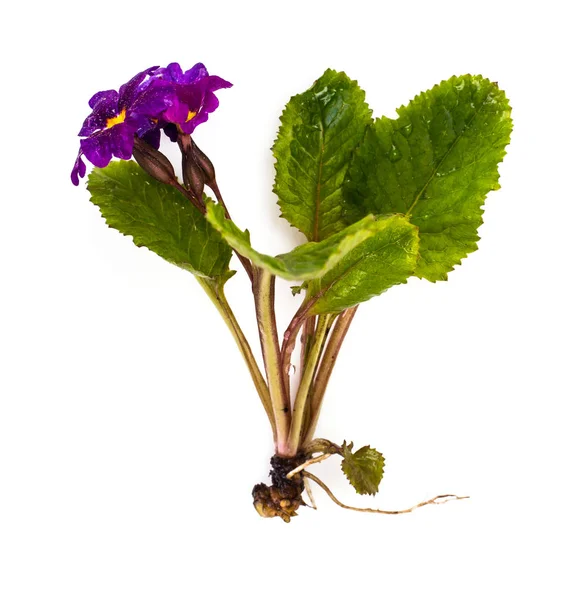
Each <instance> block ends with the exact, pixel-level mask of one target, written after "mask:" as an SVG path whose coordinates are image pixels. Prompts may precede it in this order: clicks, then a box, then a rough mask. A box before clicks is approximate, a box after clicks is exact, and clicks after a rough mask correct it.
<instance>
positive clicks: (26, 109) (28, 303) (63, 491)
mask: <svg viewBox="0 0 581 600" xmlns="http://www.w3.org/2000/svg"><path fill="white" fill-rule="evenodd" d="M574 5H575V3H574V2H564V1H558V0H557V1H552V2H542V3H541V2H527V3H520V2H507V1H506V0H505V1H502V2H498V1H493V0H492V1H491V0H489V1H487V2H479V3H475V2H467V1H463V2H450V1H440V2H408V1H404V0H400V1H399V2H397V3H395V2H366V1H363V0H359V1H358V2H355V3H342V2H330V1H325V2H316V1H314V0H310V1H308V2H304V1H300V0H295V1H293V2H288V3H287V2H265V3H260V2H256V1H254V2H252V1H246V2H232V3H228V2H224V1H213V2H205V3H201V2H200V3H196V2H165V3H155V4H154V3H151V2H149V3H148V2H110V1H102V2H99V3H93V2H90V3H89V2H78V3H74V4H73V3H71V4H68V3H64V2H53V3H44V2H43V3H41V2H32V3H26V2H19V3H15V4H12V5H10V6H9V7H8V8H4V13H3V30H4V31H3V39H2V40H1V41H0V44H2V56H3V72H4V75H3V78H2V80H3V82H2V94H1V100H0V101H1V102H2V124H3V130H4V137H3V140H2V149H1V150H0V152H1V153H2V162H1V164H2V183H1V185H2V200H1V212H2V214H1V219H0V246H1V252H0V257H1V261H2V277H1V279H2V288H3V290H4V291H3V292H2V295H1V296H0V302H1V303H2V309H1V319H2V325H1V327H2V329H1V344H2V361H1V365H2V379H1V382H0V385H1V387H2V399H1V406H0V598H2V600H20V599H27V600H29V599H30V600H32V599H34V600H43V599H45V598H58V599H59V600H68V599H71V600H73V599H74V600H79V599H82V600H92V599H95V600H97V599H98V600H103V599H107V600H132V599H136V600H137V599H139V600H150V599H152V600H153V599H156V600H157V599H162V598H163V599H165V598H167V599H170V598H171V599H172V600H181V599H186V598H210V599H213V598H232V597H234V598H239V597H247V596H250V597H252V598H256V599H258V600H261V599H263V598H264V599H267V598H268V599H275V600H276V599H280V600H285V599H287V598H298V597H300V596H303V597H306V598H314V597H325V598H333V599H337V600H341V599H347V598H386V599H387V598H393V599H397V600H408V599H419V598H427V597H429V598H432V599H446V600H456V599H468V598H469V599H471V600H476V599H490V598H494V599H499V600H504V599H507V600H508V599H510V600H512V599H515V598H527V599H530V598H558V599H559V600H569V599H571V600H578V599H579V598H580V597H581V583H580V580H579V565H580V563H581V551H580V549H579V537H580V535H581V527H580V517H579V502H580V494H579V492H580V491H581V490H580V489H579V463H580V459H581V446H580V441H579V424H580V420H579V410H578V407H579V402H580V400H581V394H580V389H579V388H580V386H579V373H578V367H579V358H580V356H579V334H580V327H579V325H580V323H579V301H580V297H579V296H580V295H579V291H578V278H579V243H578V236H579V219H580V217H581V214H580V213H581V211H580V193H579V185H578V177H579V166H580V164H581V152H580V149H579V148H580V142H579V140H580V139H581V137H580V136H581V128H580V126H579V97H580V89H579V88H580V86H579V76H578V73H579V68H578V57H579V50H580V48H579V43H578V41H577V40H578V30H577V23H578V19H577V18H576V16H575V14H574ZM171 61H179V62H180V63H181V64H182V65H184V66H185V67H189V66H191V65H192V64H193V63H195V62H197V61H203V62H205V63H206V65H207V67H208V68H209V70H210V72H211V73H215V74H219V75H221V76H222V77H224V78H226V79H228V80H230V81H232V82H233V83H234V87H233V88H232V89H231V90H224V91H222V92H221V93H220V94H219V95H220V100H221V107H220V109H219V110H218V112H216V113H215V114H214V115H212V117H211V119H210V121H209V122H208V123H207V124H205V125H203V126H201V127H200V128H199V130H198V131H197V132H196V139H197V140H198V143H199V145H200V146H201V147H202V148H203V149H204V150H205V151H206V153H208V154H209V155H210V156H211V157H212V159H213V160H214V163H215V165H216V167H217V170H218V174H219V177H220V181H221V187H222V190H223V192H224V195H225V197H226V199H227V202H228V204H229V206H230V210H231V212H232V214H233V216H234V218H235V220H236V221H237V222H238V223H239V224H240V225H241V226H244V227H249V228H250V229H251V231H252V232H253V239H254V242H255V245H256V246H257V247H259V248H260V249H262V250H264V251H270V252H280V251H283V250H287V249H290V248H291V247H292V246H293V245H294V244H295V243H297V242H299V241H300V236H299V235H298V234H297V233H296V231H294V232H293V231H291V229H290V227H289V226H288V225H287V224H286V222H284V221H283V220H281V219H279V218H278V216H277V215H278V213H277V208H276V204H275V197H274V195H273V194H272V192H271V185H272V179H273V173H274V171H273V164H272V163H273V161H272V158H271V155H270V151H269V148H270V145H271V144H272V141H273V139H274V136H275V132H276V129H277V123H278V116H279V114H280V112H281V109H282V107H283V105H284V104H285V102H286V101H287V99H288V98H289V97H290V95H292V94H295V93H298V92H301V91H303V90H304V89H306V88H307V87H308V86H309V85H310V84H311V83H312V82H313V80H314V79H315V78H316V77H317V76H319V75H320V74H321V73H322V72H323V71H324V69H325V68H327V67H329V66H331V67H333V68H335V69H339V70H345V71H346V72H347V73H348V74H349V75H350V76H351V77H353V78H355V79H357V80H358V81H359V83H360V84H361V86H362V87H363V88H364V89H365V90H366V91H367V93H368V96H367V97H368V101H369V103H370V105H371V106H372V107H373V108H374V110H375V113H376V114H377V115H381V114H387V115H388V116H394V114H395V113H394V109H395V107H397V106H399V105H400V104H402V103H407V101H408V100H409V99H410V98H412V97H413V95H415V94H416V93H417V92H419V91H421V90H424V89H427V88H430V87H432V85H434V84H435V83H437V82H439V81H440V80H441V79H445V78H448V77H449V76H451V75H453V74H462V73H466V72H470V73H482V74H483V75H485V76H487V77H489V78H491V79H493V80H495V81H498V82H499V85H500V86H501V87H502V88H504V89H505V90H506V92H507V94H508V96H509V98H510V99H511V102H512V105H513V107H514V110H513V118H514V135H513V141H512V144H511V145H510V147H509V151H508V155H507V157H506V159H505V161H504V163H503V164H502V166H501V184H502V189H501V190H500V191H499V192H496V193H493V194H491V195H490V197H489V198H488V201H487V205H486V206H487V209H486V214H485V224H484V226H483V227H482V229H481V235H482V242H481V244H480V250H479V251H478V252H477V253H475V254H473V255H471V256H470V257H469V258H468V259H466V260H465V261H464V264H463V265H462V266H461V267H460V268H458V269H457V271H455V272H453V273H452V274H451V276H450V280H449V282H447V283H438V284H436V285H433V284H430V283H427V282H423V281H418V280H414V281H412V282H411V283H410V284H409V285H406V286H401V287H399V288H396V289H393V290H391V291H390V292H389V293H388V294H386V295H384V296H382V297H381V298H377V299H374V300H373V301H371V302H369V303H368V304H367V305H365V306H364V307H362V308H361V310H360V311H359V313H358V315H357V317H356V320H355V321H354V324H353V327H352V330H351V332H350V334H349V337H348V339H347V342H346V344H345V347H344V350H343V351H342V355H341V358H340V361H339V364H338V369H337V371H336V373H335V374H334V377H333V380H332V384H331V386H330V388H329V390H328V395H327V399H326V405H325V408H324V411H323V415H322V419H321V425H320V430H319V434H320V435H321V436H324V437H328V438H331V439H333V440H335V441H337V442H341V441H342V440H343V439H345V438H346V439H347V440H353V441H355V444H356V446H359V445H363V444H371V445H373V446H375V447H377V448H379V449H380V450H382V451H383V452H384V454H385V456H386V458H387V470H386V475H385V479H384V482H383V484H382V486H381V488H382V489H381V493H380V494H379V495H378V496H377V497H376V498H371V499H365V498H361V497H357V496H356V495H355V494H354V493H352V491H351V489H350V488H349V487H348V485H347V484H346V482H345V481H344V480H343V475H342V474H341V472H340V470H339V466H338V460H335V459H333V460H330V461H328V463H326V464H324V465H321V466H319V467H317V468H314V469H313V471H314V472H316V473H317V474H319V475H320V476H321V477H322V478H324V480H325V481H326V482H327V483H328V484H329V485H330V486H331V487H332V489H333V490H334V491H335V492H336V494H337V495H338V496H339V497H340V498H341V499H343V500H344V501H347V502H352V503H354V504H358V505H359V506H365V505H368V506H378V507H385V508H402V507H405V506H407V505H410V504H413V503H415V502H418V501H420V500H423V499H426V498H428V497H431V496H433V495H436V494H439V493H458V494H469V495H470V496H471V497H472V499H471V500H469V501H464V502H456V503H449V504H446V505H445V506H440V507H428V508H424V509H422V510H420V511H418V512H416V513H414V514H411V515H405V516H400V517H383V516H375V515H369V514H357V513H353V512H349V511H344V510H342V509H340V508H339V507H337V506H335V505H334V504H332V503H331V502H330V501H329V500H328V499H327V498H326V496H324V494H322V493H321V492H319V493H317V500H318V503H319V510H318V511H316V512H315V511H312V510H309V509H306V508H305V509H302V510H301V511H300V516H299V517H298V518H297V519H295V520H294V521H293V523H292V524H291V525H285V524H284V523H283V522H282V521H279V520H276V521H275V520H264V519H260V518H259V517H258V516H257V515H256V513H255V512H254V509H253V507H252V504H251V496H250V491H251V489H252V486H253V484H254V483H256V482H258V481H261V480H265V479H266V476H267V474H268V459H269V457H270V455H271V453H272V446H271V440H270V434H269V429H268V424H267V421H266V418H265V417H264V416H263V414H262V413H261V410H262V409H261V407H260V403H259V401H258V400H257V398H256V396H255V394H254V393H253V390H252V384H251V381H250V378H249V376H248V375H247V373H246V371H245V368H244V365H243V363H242V361H241V359H240V357H239V356H238V354H237V351H236V349H235V347H234V344H233V342H232V340H231V339H230V337H229V334H228V332H227V330H226V328H225V326H224V325H223V324H222V322H221V321H220V319H219V317H218V315H217V314H216V313H215V311H214V309H213V307H212V306H211V304H210V302H209V301H208V300H207V298H206V297H205V296H204V294H203V292H202V291H201V289H199V288H198V287H197V284H196V282H195V280H193V279H192V277H191V276H190V275H188V274H187V273H186V272H183V271H180V270H179V269H177V268H175V267H173V266H170V265H168V264H166V263H164V261H163V260H161V259H159V258H158V257H157V256H155V255H154V254H152V253H150V252H148V251H147V250H145V249H137V248H136V247H134V246H133V244H132V243H131V240H130V239H129V238H123V237H122V236H120V235H119V234H118V233H117V232H116V231H113V230H110V229H108V228H107V227H105V225H104V223H103V221H102V219H101V218H100V216H99V213H98V210H97V209H96V208H95V207H94V206H93V205H92V204H91V203H90V202H89V200H88V194H87V192H86V190H85V189H84V185H83V186H81V187H79V188H74V187H73V186H72V185H71V184H70V181H69V172H70V170H71V168H72V164H73V161H74V158H75V155H76V152H77V148H78V139H77V138H76V133H77V131H78V129H79V127H80V125H81V123H82V121H83V119H84V117H85V116H86V114H87V113H88V107H87V100H88V98H89V97H90V96H91V95H92V94H93V93H94V92H95V91H97V90H101V89H108V88H111V87H117V86H119V85H120V84H121V83H123V82H125V81H126V80H127V79H129V77H131V76H132V75H133V74H134V73H136V72H137V71H139V70H142V69H144V68H146V67H149V66H151V65H153V64H160V65H166V64H167V63H169V62H171ZM227 291H228V292H229V295H230V297H231V299H232V304H233V305H234V307H235V309H236V311H237V312H238V313H239V315H240V320H241V322H242V323H243V326H244V327H245V329H246V330H247V331H248V332H249V337H250V338H251V340H252V342H253V343H255V342H256V335H255V324H254V323H253V319H252V307H251V302H250V297H249V293H248V286H247V282H246V280H245V278H244V276H243V275H239V276H238V277H237V278H236V279H235V280H234V281H233V282H231V283H230V284H229V285H228V288H227ZM286 293H287V285H286V284H285V285H282V286H280V288H279V294H280V296H281V297H282V296H283V294H284V295H286ZM291 311H292V306H291V303H290V302H287V303H286V304H285V303H284V302H283V303H282V305H281V320H282V321H286V320H287V319H288V317H289V316H290V314H291Z"/></svg>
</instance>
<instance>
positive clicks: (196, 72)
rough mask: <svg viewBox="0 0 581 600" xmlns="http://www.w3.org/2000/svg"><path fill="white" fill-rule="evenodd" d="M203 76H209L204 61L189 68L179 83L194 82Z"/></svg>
mask: <svg viewBox="0 0 581 600" xmlns="http://www.w3.org/2000/svg"><path fill="white" fill-rule="evenodd" d="M202 77H208V70H207V69H206V67H205V66H204V65H203V64H202V63H197V64H195V65H194V66H193V67H192V68H191V69H188V70H187V71H186V72H185V73H184V75H183V77H182V78H181V80H180V81H178V82H177V83H193V82H194V81H197V80H198V79H201V78H202Z"/></svg>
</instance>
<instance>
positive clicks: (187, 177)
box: [182, 150, 206, 202]
mask: <svg viewBox="0 0 581 600" xmlns="http://www.w3.org/2000/svg"><path fill="white" fill-rule="evenodd" d="M182 176H183V178H184V185H185V186H186V188H187V189H189V190H190V192H192V194H193V195H194V196H195V197H196V198H197V199H198V200H200V201H202V202H203V198H204V195H203V192H204V184H205V183H206V178H205V177H204V173H203V171H202V169H200V166H199V165H198V163H197V162H196V160H195V158H194V156H193V154H192V152H191V150H190V151H189V152H187V153H184V154H182Z"/></svg>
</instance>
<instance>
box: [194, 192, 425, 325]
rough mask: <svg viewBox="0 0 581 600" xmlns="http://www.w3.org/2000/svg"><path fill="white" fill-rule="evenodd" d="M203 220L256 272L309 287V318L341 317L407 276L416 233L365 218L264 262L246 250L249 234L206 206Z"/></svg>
mask: <svg viewBox="0 0 581 600" xmlns="http://www.w3.org/2000/svg"><path fill="white" fill-rule="evenodd" d="M206 216H207V219H208V221H209V222H210V223H211V224H212V226H213V227H214V228H215V229H216V230H217V231H219V232H220V233H221V234H222V235H223V236H224V239H225V240H226V242H227V243H228V244H230V246H232V248H234V249H235V250H236V251H237V252H238V253H239V254H241V255H242V256H245V257H247V258H249V259H250V260H251V261H252V262H253V263H254V264H255V265H256V266H258V267H260V268H262V269H266V270H267V271H269V272H270V273H272V274H274V275H277V276H278V277H282V278H283V279H289V280H291V281H311V282H312V283H313V284H314V285H313V286H312V289H311V299H312V305H311V307H310V312H311V314H323V313H325V314H326V313H335V312H341V311H342V310H345V309H346V308H349V307H350V306H355V305H356V304H359V303H360V302H365V301H366V300H369V299H370V298H372V297H373V296H377V295H378V294H381V293H383V292H385V291H386V290H387V289H388V288H390V287H391V286H393V285H397V284H399V283H405V281H406V279H407V278H408V277H409V276H410V275H412V274H413V272H414V270H415V268H416V265H417V260H418V247H419V240H418V228H417V227H416V226H415V225H412V224H411V223H410V222H409V220H408V219H407V218H406V217H404V216H402V215H383V216H381V217H374V216H373V215H367V217H364V218H363V219H361V221H358V222H357V223H354V224H353V225H350V226H349V227H347V228H345V229H344V230H343V231H340V232H339V233H336V234H335V235H332V236H331V237H329V238H327V239H326V240H323V241H322V242H307V243H306V244H302V245H301V246H297V247H296V248H295V249H294V250H292V251H291V252H287V253H286V254H279V255H278V256H269V255H267V254H262V253H260V252H258V251H256V250H254V248H252V246H251V245H250V234H249V233H248V231H241V230H240V229H239V228H238V227H237V226H236V225H235V224H234V223H233V222H232V221H231V220H229V219H226V217H225V215H224V209H223V208H222V207H221V206H219V205H218V204H212V203H209V204H208V212H207V215H206Z"/></svg>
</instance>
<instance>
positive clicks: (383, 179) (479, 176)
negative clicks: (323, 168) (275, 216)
mask: <svg viewBox="0 0 581 600" xmlns="http://www.w3.org/2000/svg"><path fill="white" fill-rule="evenodd" d="M510 112H511V109H510V106H509V104H508V101H507V99H506V96H505V94H504V92H503V91H501V90H500V89H499V88H498V86H497V85H496V84H495V83H492V82H490V81H489V80H488V79H484V78H483V77H480V76H472V75H464V76H462V77H452V78H451V79H450V80H448V81H444V82H442V83H441V84H439V85H437V86H435V87H434V88H433V89H431V90H430V91H428V92H425V93H423V94H420V95H419V96H416V98H415V99H414V100H412V102H411V103H410V104H409V105H408V106H405V107H401V108H400V109H399V110H398V115H399V117H398V118H397V119H396V120H392V119H388V118H386V117H384V118H381V119H378V120H377V121H375V122H374V124H373V125H372V126H371V127H369V128H368V129H367V132H366V134H365V139H364V141H363V143H362V144H361V145H360V147H359V148H358V150H357V151H356V153H355V156H354V158H353V161H352V163H351V167H350V169H349V173H348V175H347V178H346V181H345V187H344V196H345V202H346V211H345V215H346V218H347V220H348V221H349V222H353V221H356V220H359V219H360V218H361V217H362V216H364V215H365V214H367V213H373V214H381V213H394V212H397V213H404V214H407V215H408V216H409V217H410V220H411V222H412V223H414V224H416V225H417V226H418V227H419V229H420V261H419V264H418V269H417V272H416V275H418V276H419V277H424V278H426V279H429V280H430V281H437V280H445V279H447V273H448V272H449V271H451V270H452V269H453V268H454V266H455V265H458V264H460V262H461V260H462V259H463V258H464V257H466V256H467V254H468V253H469V252H473V251H474V250H476V248H477V244H476V242H477V241H478V240H479V237H478V233H477V230H478V227H479V226H480V224H481V223H482V213H483V209H482V205H483V203H484V198H485V197H486V194H487V193H488V192H489V191H490V190H495V189H498V188H499V187H500V186H499V183H498V163H499V162H501V161H502V158H503V156H504V155H505V150H504V148H505V146H506V145H507V144H508V143H509V140H510V132H511V129H512V120H511V118H510Z"/></svg>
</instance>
